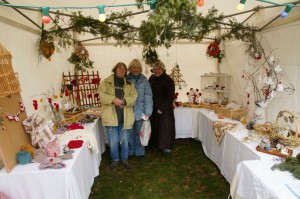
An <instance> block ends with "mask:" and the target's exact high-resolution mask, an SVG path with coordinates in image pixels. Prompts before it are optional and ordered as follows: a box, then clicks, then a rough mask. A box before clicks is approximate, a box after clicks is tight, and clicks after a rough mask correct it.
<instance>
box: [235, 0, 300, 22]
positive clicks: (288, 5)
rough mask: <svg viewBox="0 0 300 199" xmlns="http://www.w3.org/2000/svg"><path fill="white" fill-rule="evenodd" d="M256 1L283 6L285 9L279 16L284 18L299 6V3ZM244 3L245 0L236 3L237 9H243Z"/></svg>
mask: <svg viewBox="0 0 300 199" xmlns="http://www.w3.org/2000/svg"><path fill="white" fill-rule="evenodd" d="M256 1H260V2H263V3H269V4H272V5H276V6H284V7H285V9H284V11H283V12H281V14H280V16H281V18H286V17H287V16H288V15H289V13H290V12H291V10H292V9H293V8H294V7H300V6H299V5H295V4H293V3H276V2H272V1H267V0H256ZM298 1H299V3H300V0H298ZM245 3H246V0H240V3H239V4H238V5H237V10H239V11H242V10H244V8H245Z"/></svg>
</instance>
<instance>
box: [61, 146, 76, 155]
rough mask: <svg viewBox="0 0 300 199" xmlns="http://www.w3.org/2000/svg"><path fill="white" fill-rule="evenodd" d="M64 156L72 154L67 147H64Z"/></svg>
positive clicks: (72, 151)
mask: <svg viewBox="0 0 300 199" xmlns="http://www.w3.org/2000/svg"><path fill="white" fill-rule="evenodd" d="M63 151H64V154H72V153H74V150H70V148H69V147H68V146H65V147H64V149H63Z"/></svg>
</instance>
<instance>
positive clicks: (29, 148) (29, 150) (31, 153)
mask: <svg viewBox="0 0 300 199" xmlns="http://www.w3.org/2000/svg"><path fill="white" fill-rule="evenodd" d="M21 151H27V152H28V153H30V155H31V156H33V155H34V148H33V147H32V146H31V145H30V144H27V145H24V146H22V147H21Z"/></svg>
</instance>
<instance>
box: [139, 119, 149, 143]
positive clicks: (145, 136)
mask: <svg viewBox="0 0 300 199" xmlns="http://www.w3.org/2000/svg"><path fill="white" fill-rule="evenodd" d="M150 136H151V123H150V120H149V119H148V120H145V121H144V122H143V125H142V128H141V130H140V141H141V144H142V145H143V146H147V145H148V141H149V139H150Z"/></svg>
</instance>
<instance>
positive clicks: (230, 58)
mask: <svg viewBox="0 0 300 199" xmlns="http://www.w3.org/2000/svg"><path fill="white" fill-rule="evenodd" d="M128 2H133V1H130V0H126V1H120V0H119V1H113V2H112V1H109V0H103V1H100V2H99V1H89V2H82V1H66V0H65V1H59V2H52V1H19V0H14V1H10V3H19V4H25V3H26V4H28V5H46V4H47V5H50V6H53V5H57V6H61V5H69V6H70V5H73V6H78V5H82V6H84V5H85V6H86V5H96V4H113V3H115V4H121V3H128ZM282 2H288V1H282ZM237 3H238V2H237V1H234V0H230V1H217V0H213V1H206V4H205V7H202V8H198V11H199V12H200V11H202V12H203V13H204V14H205V12H207V9H208V8H210V7H211V6H212V5H214V6H215V7H217V8H218V9H219V10H220V12H223V13H224V14H225V15H229V14H233V13H236V5H237ZM258 5H265V4H263V3H258V2H256V1H249V2H247V6H248V9H251V8H254V7H255V6H258ZM201 9H203V10H201ZM281 10H282V8H277V9H274V10H271V9H268V10H263V11H260V12H259V13H257V14H255V16H253V17H252V18H251V20H250V23H253V24H254V25H259V26H260V27H261V26H263V25H264V24H266V23H268V22H269V21H270V19H272V18H273V17H274V16H276V15H278V13H280V12H281ZM110 11H112V9H111V10H110ZM22 12H24V13H25V14H26V15H28V16H29V17H30V18H31V19H33V21H35V22H36V23H37V24H38V25H40V26H41V14H40V13H37V12H32V11H27V10H22ZM86 12H89V13H91V14H92V15H93V16H95V17H97V15H98V12H97V11H94V10H92V11H90V10H89V11H86ZM250 14H251V13H249V14H248V15H246V16H242V15H238V16H235V17H236V18H237V19H238V20H240V21H243V20H245V19H246V18H247V17H248V16H249V15H250ZM291 14H292V16H291V17H293V21H292V20H289V21H290V22H289V23H285V22H284V21H283V20H281V19H280V22H281V23H282V24H283V25H280V26H277V27H274V28H273V29H270V30H265V31H264V32H262V44H263V45H264V47H265V48H266V50H267V51H270V50H272V49H275V48H278V51H277V52H276V53H278V55H279V56H280V59H281V60H282V62H281V65H282V67H283V69H284V70H285V72H286V74H287V76H288V77H289V78H290V80H291V82H292V83H293V84H294V86H295V88H296V92H295V93H294V94H293V95H292V96H288V97H287V98H284V99H280V100H278V101H276V102H274V103H272V104H271V105H270V106H268V118H270V119H272V118H275V115H276V114H277V112H276V111H277V110H278V109H288V110H292V111H296V112H299V111H300V110H299V109H297V107H298V103H299V102H298V99H299V97H297V96H299V92H297V85H298V84H299V81H300V80H297V77H298V73H299V63H300V62H299V58H298V56H297V54H296V52H299V45H297V44H299V42H300V41H299V38H300V36H299V30H300V27H299V24H300V22H299V17H298V16H299V9H298V8H297V9H296V8H294V10H293V12H292V13H291ZM138 17H139V16H137V17H136V18H134V21H136V22H135V23H139V22H140V19H139V18H138ZM291 21H292V22H291ZM0 26H1V34H0V41H1V42H2V43H3V45H5V46H6V47H7V49H8V50H9V51H10V52H11V53H12V55H13V66H14V70H15V71H16V72H18V73H19V78H20V83H21V87H22V93H21V94H22V97H23V100H24V103H25V106H26V108H27V114H28V115H30V114H31V113H33V112H35V110H34V109H33V106H32V100H33V99H35V98H39V97H38V94H40V93H42V92H45V91H46V90H47V89H49V88H52V87H53V88H55V89H56V90H57V92H58V90H59V88H60V84H61V74H62V73H63V72H68V71H73V66H72V65H71V64H70V63H69V62H68V61H67V59H68V58H69V57H70V55H71V52H72V51H73V49H72V48H69V49H67V50H63V51H62V52H60V53H58V52H55V53H54V55H53V56H52V60H51V61H48V60H46V59H39V56H38V53H37V43H38V40H39V37H40V34H41V30H40V29H39V28H37V27H36V26H35V25H33V24H32V23H31V22H29V21H28V20H27V19H25V18H24V17H22V16H21V15H20V14H18V13H17V12H15V11H13V10H12V9H11V8H7V7H1V6H0ZM46 27H47V25H46ZM80 37H82V38H90V35H88V34H86V35H82V36H80ZM208 42H209V41H205V42H203V43H199V44H195V43H193V42H191V43H190V42H187V41H178V42H177V44H176V43H174V44H173V46H172V47H171V48H170V49H165V48H159V49H158V52H159V54H160V58H161V59H162V60H163V61H164V62H165V63H166V65H167V72H170V70H171V69H172V68H173V67H174V66H175V63H176V62H177V63H178V64H179V66H180V69H181V72H182V74H183V78H184V79H185V80H186V81H187V87H186V88H183V89H181V90H178V89H177V91H179V92H180V94H179V100H181V101H187V98H186V95H185V93H186V92H187V91H188V90H189V88H200V86H201V85H200V83H201V82H200V76H201V75H203V74H204V73H207V72H216V70H217V62H216V60H212V59H210V58H208V57H207V56H206V53H205V52H206V48H207V46H208ZM295 44H296V45H295ZM241 45H242V43H241V42H239V41H234V40H233V41H227V42H223V48H224V50H225V52H226V57H225V58H224V59H223V61H222V63H221V64H220V68H221V71H224V72H228V73H229V74H231V75H232V77H233V78H232V89H231V91H232V93H231V97H232V98H233V99H234V100H238V101H240V102H242V101H244V98H245V92H244V91H243V81H242V80H241V78H240V77H241V71H242V67H243V64H244V61H245V54H244V52H243V50H241V49H242V47H241ZM85 46H86V48H87V49H88V50H89V53H90V58H91V60H93V61H94V62H95V64H94V67H95V68H94V70H98V71H100V76H101V78H105V77H106V76H108V75H109V74H110V73H111V68H112V67H113V66H114V64H115V63H116V62H118V61H123V62H124V63H126V64H128V63H129V61H130V60H131V59H133V58H138V59H141V58H142V57H141V51H142V46H140V45H139V44H134V45H132V46H131V47H130V48H127V47H114V46H113V43H101V42H100V41H97V40H94V41H92V42H88V43H86V44H85ZM143 70H144V71H145V70H146V68H143ZM149 75H150V74H148V76H149ZM283 100H287V101H288V102H291V103H283V102H282V101H283ZM273 107H276V108H273ZM39 112H41V114H43V113H44V112H43V109H40V110H39Z"/></svg>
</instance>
